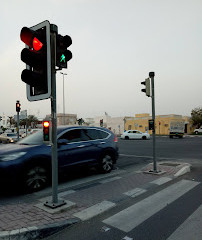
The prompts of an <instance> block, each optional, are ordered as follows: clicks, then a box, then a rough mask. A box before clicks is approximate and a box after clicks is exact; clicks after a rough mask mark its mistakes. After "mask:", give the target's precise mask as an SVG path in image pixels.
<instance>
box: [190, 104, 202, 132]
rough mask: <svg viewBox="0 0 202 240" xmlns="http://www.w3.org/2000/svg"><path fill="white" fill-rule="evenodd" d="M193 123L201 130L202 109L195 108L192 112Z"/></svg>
mask: <svg viewBox="0 0 202 240" xmlns="http://www.w3.org/2000/svg"><path fill="white" fill-rule="evenodd" d="M191 121H192V124H193V125H194V126H196V127H197V128H199V127H200V126H202V108H199V107H198V108H194V109H193V110H192V111H191Z"/></svg>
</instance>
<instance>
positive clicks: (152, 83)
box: [149, 72, 157, 173]
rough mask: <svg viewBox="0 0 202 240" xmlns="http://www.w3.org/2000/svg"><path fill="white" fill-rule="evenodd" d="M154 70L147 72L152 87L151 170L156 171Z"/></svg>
mask: <svg viewBox="0 0 202 240" xmlns="http://www.w3.org/2000/svg"><path fill="white" fill-rule="evenodd" d="M154 76H155V73H154V72H150V73H149V77H150V78H151V87H152V96H151V98H152V120H153V130H152V137H153V171H154V172H155V173H157V166H156V131H155V98H154Z"/></svg>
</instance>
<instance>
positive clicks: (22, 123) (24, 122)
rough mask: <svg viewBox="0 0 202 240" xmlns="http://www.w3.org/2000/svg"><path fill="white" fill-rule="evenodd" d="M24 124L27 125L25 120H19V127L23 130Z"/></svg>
mask: <svg viewBox="0 0 202 240" xmlns="http://www.w3.org/2000/svg"><path fill="white" fill-rule="evenodd" d="M26 124H27V120H26V119H21V120H20V126H23V127H24V128H25V127H26Z"/></svg>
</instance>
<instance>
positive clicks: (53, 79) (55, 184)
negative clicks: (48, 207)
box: [51, 31, 58, 204]
mask: <svg viewBox="0 0 202 240" xmlns="http://www.w3.org/2000/svg"><path fill="white" fill-rule="evenodd" d="M55 51H56V32H55V31H51V62H52V66H51V68H52V69H51V84H52V97H51V118H52V190H53V199H52V201H53V204H57V203H58V158H57V109H56V71H55V54H56V53H55Z"/></svg>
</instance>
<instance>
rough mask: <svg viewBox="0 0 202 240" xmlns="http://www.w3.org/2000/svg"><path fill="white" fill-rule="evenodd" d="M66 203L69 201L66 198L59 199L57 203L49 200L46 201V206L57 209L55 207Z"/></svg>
mask: <svg viewBox="0 0 202 240" xmlns="http://www.w3.org/2000/svg"><path fill="white" fill-rule="evenodd" d="M65 204H67V203H66V202H65V201H64V200H58V201H57V203H53V202H51V201H47V202H45V203H44V206H46V207H49V208H51V209H55V208H58V207H62V206H64V205H65Z"/></svg>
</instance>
